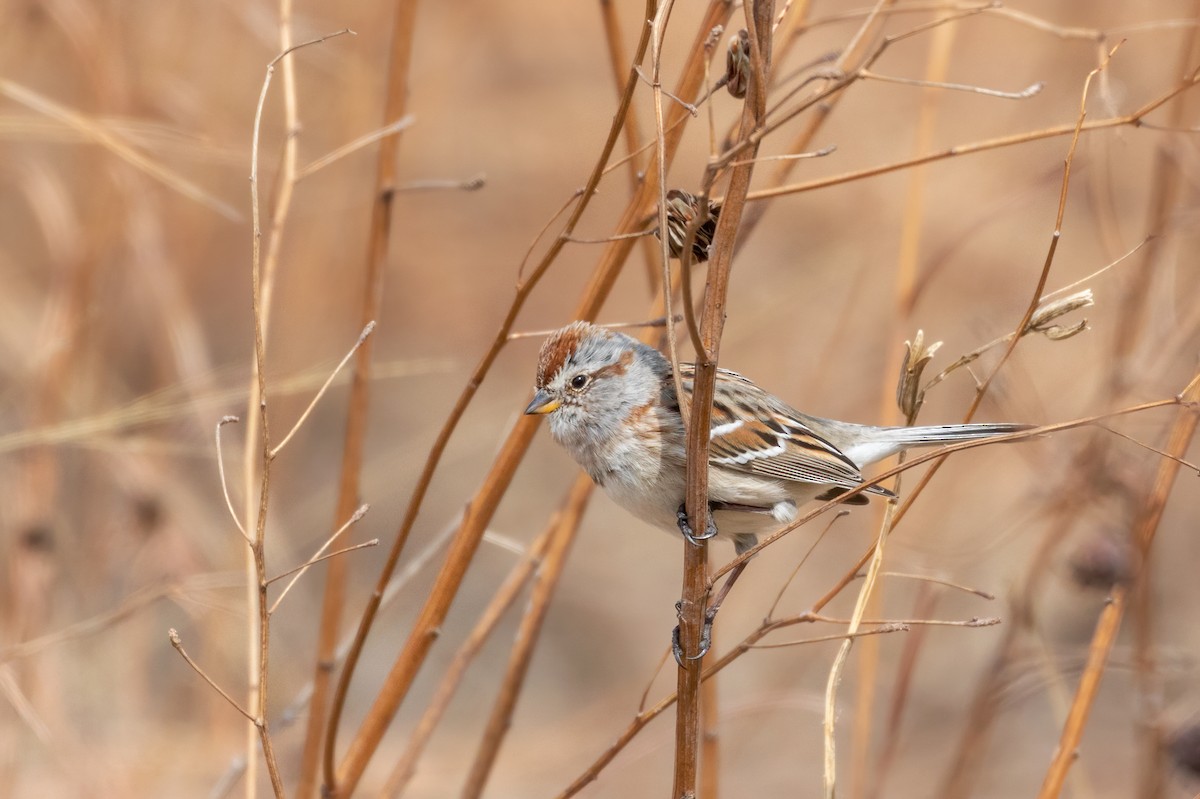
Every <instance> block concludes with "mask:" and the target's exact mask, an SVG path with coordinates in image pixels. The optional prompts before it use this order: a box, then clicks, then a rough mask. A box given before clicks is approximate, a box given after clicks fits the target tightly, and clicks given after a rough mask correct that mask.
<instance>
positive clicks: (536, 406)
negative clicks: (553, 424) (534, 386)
mask: <svg viewBox="0 0 1200 799" xmlns="http://www.w3.org/2000/svg"><path fill="white" fill-rule="evenodd" d="M559 405H562V400H560V399H556V398H554V397H552V396H550V392H548V391H546V389H544V388H539V389H538V390H537V393H536V394H534V395H533V400H532V401H531V402H530V403H529V405H528V406H527V407H526V408H525V413H527V414H530V413H536V414H543V413H550V412H551V411H556V410H558V406H559Z"/></svg>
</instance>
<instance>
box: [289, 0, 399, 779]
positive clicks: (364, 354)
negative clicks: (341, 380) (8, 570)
mask: <svg viewBox="0 0 1200 799" xmlns="http://www.w3.org/2000/svg"><path fill="white" fill-rule="evenodd" d="M416 15H417V0H401V1H400V2H398V3H396V7H395V10H394V12H393V18H392V35H391V53H390V56H389V63H388V78H387V97H386V99H385V100H384V110H383V126H384V127H385V128H390V127H397V130H396V132H393V133H391V134H389V135H388V136H387V137H385V138H384V139H382V141H381V143H380V147H379V157H378V160H377V162H376V166H375V186H374V190H373V191H374V197H373V200H372V203H371V223H370V230H369V233H368V239H367V261H366V265H365V269H364V272H363V294H362V305H361V310H360V317H359V318H360V324H362V325H370V324H372V321H371V320H373V319H378V318H379V313H380V309H381V305H382V302H383V278H384V275H385V274H386V271H387V258H388V252H389V250H390V246H391V233H392V217H393V212H392V206H393V204H394V201H395V184H396V179H397V174H396V173H397V162H398V159H399V143H400V133H399V131H400V129H399V127H398V126H399V123H401V122H403V121H404V118H405V111H406V108H407V102H408V75H409V67H410V63H411V61H412V50H413V39H414V36H415V29H416ZM370 385H371V344H370V341H367V342H366V343H364V344H362V345H361V346H360V347H359V348H358V351H357V353H356V355H355V359H354V371H353V374H352V377H351V383H350V397H349V400H348V403H347V408H346V433H345V438H344V439H343V442H342V463H341V477H340V478H339V482H338V498H337V504H336V506H335V508H334V516H333V524H334V526H335V527H336V526H340V525H342V524H344V523H345V521H346V520H347V519H348V518H351V516H352V514H353V513H354V512H355V508H356V507H357V506H358V504H359V501H360V494H361V490H360V486H361V480H362V462H363V450H364V447H365V443H366V433H367V411H368V406H369V401H370ZM348 568H349V564H348V563H347V562H346V559H345V558H335V559H334V560H333V561H331V562H330V564H329V567H328V569H327V571H326V574H325V592H324V597H323V599H322V601H321V626H320V628H319V630H318V633H317V652H316V658H315V663H314V668H313V696H312V701H311V703H310V706H309V714H308V724H307V726H306V728H305V731H304V750H303V755H302V757H301V767H300V780H299V782H298V784H297V788H296V793H297V795H298V796H299V797H301V799H306V797H310V796H313V795H314V793H315V792H316V787H317V770H318V767H319V764H320V763H321V762H322V761H321V758H320V753H321V751H322V750H321V744H322V742H323V738H324V736H325V735H326V728H325V722H326V720H327V717H326V707H327V706H328V703H329V691H330V680H331V679H332V676H333V662H334V653H335V651H336V649H337V645H338V639H339V638H340V637H341V623H342V613H343V609H344V607H345V601H346V599H345V596H346V580H347V570H348ZM389 577H390V575H389ZM335 733H336V729H333V730H332V731H331V732H329V737H330V738H331V739H332V738H333V735H334V734H335ZM325 752H326V758H325V760H324V763H325V767H326V771H325V779H326V782H327V783H328V782H329V780H330V774H331V773H332V760H331V758H330V757H329V756H328V755H329V752H330V748H329V747H326V749H325Z"/></svg>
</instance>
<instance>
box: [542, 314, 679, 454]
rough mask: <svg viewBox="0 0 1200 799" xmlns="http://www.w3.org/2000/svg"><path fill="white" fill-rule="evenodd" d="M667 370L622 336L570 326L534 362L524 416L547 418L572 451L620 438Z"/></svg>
mask: <svg viewBox="0 0 1200 799" xmlns="http://www.w3.org/2000/svg"><path fill="white" fill-rule="evenodd" d="M670 373H671V365H670V363H669V362H668V361H667V359H666V358H664V357H663V356H662V353H660V352H659V351H658V350H656V349H654V348H653V347H649V346H647V345H645V344H643V343H641V342H640V341H638V340H636V339H634V338H630V337H629V336H627V335H625V334H624V333H618V332H616V331H614V330H607V329H605V328H602V327H596V326H595V325H592V324H589V323H587V322H574V323H572V324H570V325H567V326H566V327H564V328H562V329H561V330H557V331H555V332H554V333H552V334H550V337H549V338H547V339H546V341H545V343H543V344H542V350H541V353H540V354H539V356H538V367H537V382H536V383H535V385H534V389H535V393H534V395H533V401H531V402H530V403H529V406H528V407H527V408H525V413H535V414H550V432H551V434H552V435H553V436H554V437H555V438H556V439H557V440H558V441H559V442H560V443H562V444H564V445H566V446H567V447H568V448H570V449H572V451H576V450H577V449H578V448H582V447H588V446H595V445H596V444H598V443H600V442H601V441H602V440H604V439H607V438H608V437H611V436H613V435H615V434H617V433H618V432H619V429H620V427H621V425H622V424H623V423H624V422H625V421H626V420H628V419H629V417H630V415H631V414H632V413H633V412H634V411H637V410H639V409H642V408H644V407H645V406H647V405H649V404H651V403H654V402H657V401H659V398H660V396H661V393H662V390H663V380H664V378H666V377H667V376H668V375H670Z"/></svg>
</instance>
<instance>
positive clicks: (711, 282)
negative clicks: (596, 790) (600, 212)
mask: <svg viewBox="0 0 1200 799" xmlns="http://www.w3.org/2000/svg"><path fill="white" fill-rule="evenodd" d="M745 11H746V29H747V31H748V32H749V34H750V53H751V63H752V65H753V70H752V72H753V74H752V76H751V79H750V86H749V91H748V92H747V94H746V99H745V105H744V106H743V108H742V121H741V132H740V141H742V142H745V141H746V140H747V139H748V138H749V137H750V136H751V134H752V133H753V131H755V130H756V129H757V128H758V126H759V125H760V124H761V123H762V120H763V117H764V115H765V114H766V92H767V81H766V75H767V71H768V69H769V65H770V63H771V24H772V22H773V21H774V17H775V4H774V2H773V1H772V0H756V2H754V3H753V4H747V5H746V6H745ZM757 154H758V148H757V146H756V145H751V146H749V147H748V148H746V152H745V155H746V158H748V159H751V161H752V159H753V158H754V157H755V156H756V155H757ZM753 174H754V164H753V163H748V164H745V165H743V166H739V167H734V168H733V169H732V170H731V174H730V178H729V190H728V193H727V194H726V197H725V203H724V205H723V207H722V209H721V215H720V217H718V219H717V227H716V231H715V233H714V235H713V245H712V254H711V256H710V260H709V266H708V281H707V283H706V286H705V294H704V310H703V313H702V314H701V317H700V337H701V349H700V350H699V351H697V352H696V366H695V369H696V373H695V377H694V382H693V387H692V401H691V403H690V408H688V409H687V411H686V413H687V415H688V417H689V421H688V425H687V494H686V497H687V500H686V505H687V514H688V522H689V524H690V525H691V526H692V529H693V530H698V531H704V530H706V529H707V528H708V525H709V523H710V518H709V509H708V444H709V427H710V419H711V417H712V400H713V390H714V387H715V383H716V375H717V371H716V370H717V358H718V354H719V352H720V346H721V332H722V330H723V329H724V326H725V298H726V295H727V293H728V290H729V274H730V269H731V266H732V260H733V251H734V246H735V245H736V243H737V232H738V226H739V224H740V223H741V218H742V212H743V209H744V208H745V203H746V194H747V193H748V192H749V190H750V179H751V177H752V176H753ZM663 230H664V234H665V230H666V228H665V227H664V228H663ZM664 238H666V237H665V235H664ZM684 310H685V313H686V312H687V311H688V309H684ZM707 565H708V551H707V544H706V543H703V542H701V543H700V545H698V546H695V545H692V544H691V543H690V542H689V543H685V544H684V546H683V590H682V597H681V599H680V608H679V643H680V646H681V648H682V650H683V653H684V657H685V660H684V662H683V663H682V664H681V665H680V668H679V679H678V688H677V694H678V696H679V703H678V706H677V708H676V722H675V778H674V788H673V789H672V796H674V797H677V799H689V798H690V797H694V796H695V795H696V768H697V761H698V758H699V752H700V747H699V744H700V741H699V734H700V674H701V672H700V668H701V662H700V658H699V655H698V654H694V653H698V652H699V648H700V636H701V632H702V629H703V627H704V623H705V611H706V610H707V597H708V584H707V579H706V571H707ZM690 657H695V658H696V659H695V660H689V659H687V658H690Z"/></svg>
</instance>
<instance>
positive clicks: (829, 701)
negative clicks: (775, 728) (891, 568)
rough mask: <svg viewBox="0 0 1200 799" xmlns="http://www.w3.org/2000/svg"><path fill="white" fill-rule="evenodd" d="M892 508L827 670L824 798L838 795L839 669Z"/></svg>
mask: <svg viewBox="0 0 1200 799" xmlns="http://www.w3.org/2000/svg"><path fill="white" fill-rule="evenodd" d="M897 483H899V479H897ZM895 510H896V501H895V500H894V499H893V500H889V501H888V502H887V507H886V510H885V512H884V515H883V522H882V524H881V525H880V527H879V537H878V538H877V539H876V541H875V552H874V555H873V556H872V557H871V565H870V566H869V568H868V569H867V576H866V578H865V579H864V580H863V586H862V589H861V590H860V591H859V593H858V599H857V601H856V602H855V604H854V614H853V615H852V616H851V617H850V625H849V627H848V628H847V629H846V634H847V638H846V640H845V641H843V642H842V645H841V647H840V648H839V649H838V653H837V656H836V657H835V658H834V661H833V666H832V667H831V668H830V669H829V680H828V681H827V682H826V685H825V719H824V723H823V724H822V728H823V732H824V740H825V758H824V785H825V797H826V799H834V796H836V794H837V745H836V739H835V736H834V733H835V722H836V721H837V689H838V685H839V684H840V683H841V680H842V669H843V668H844V667H845V664H846V658H847V657H849V655H850V647H851V646H853V644H854V638H853V636H854V635H855V634H856V633H857V632H858V628H859V626H860V625H861V624H862V621H863V615H864V614H865V613H866V610H867V605H868V604H869V602H870V598H871V590H872V589H873V588H874V587H875V581H876V580H878V579H879V571H880V569H881V567H882V566H883V552H884V543H885V542H886V541H887V537H888V533H890V532H891V529H892V523H893V518H894V515H895Z"/></svg>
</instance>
